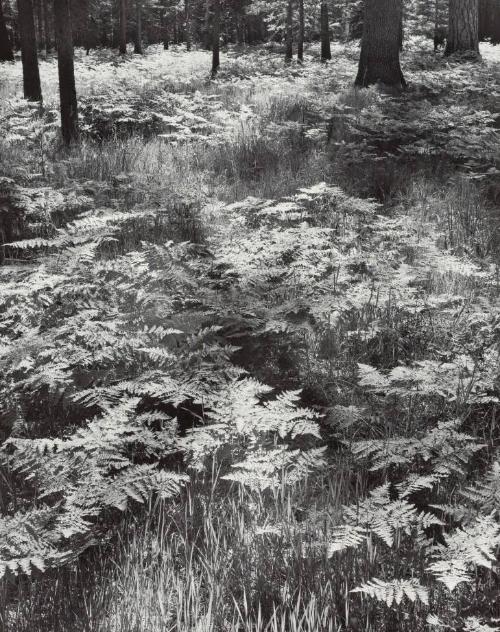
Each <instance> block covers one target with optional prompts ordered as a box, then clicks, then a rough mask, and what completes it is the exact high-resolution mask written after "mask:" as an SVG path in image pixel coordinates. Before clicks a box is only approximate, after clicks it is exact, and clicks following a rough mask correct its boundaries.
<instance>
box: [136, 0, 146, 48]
mask: <svg viewBox="0 0 500 632" xmlns="http://www.w3.org/2000/svg"><path fill="white" fill-rule="evenodd" d="M134 53H135V54H136V55H144V50H143V48H142V2H141V0H135V42H134Z"/></svg>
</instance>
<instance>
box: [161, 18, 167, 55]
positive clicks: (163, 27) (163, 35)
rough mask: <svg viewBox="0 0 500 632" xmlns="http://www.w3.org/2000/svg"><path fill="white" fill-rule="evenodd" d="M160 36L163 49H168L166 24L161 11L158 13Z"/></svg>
mask: <svg viewBox="0 0 500 632" xmlns="http://www.w3.org/2000/svg"><path fill="white" fill-rule="evenodd" d="M160 27H161V38H162V41H163V50H168V24H167V21H166V20H165V14H164V13H163V11H162V12H161V14H160Z"/></svg>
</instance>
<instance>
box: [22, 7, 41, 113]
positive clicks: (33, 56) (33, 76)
mask: <svg viewBox="0 0 500 632" xmlns="http://www.w3.org/2000/svg"><path fill="white" fill-rule="evenodd" d="M17 11H18V23H19V35H20V39H21V57H22V63H23V89H24V98H25V99H28V101H41V100H42V87H41V84H40V71H39V69H38V54H37V50H36V33H35V18H34V15H33V2H32V0H17Z"/></svg>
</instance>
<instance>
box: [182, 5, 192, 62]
mask: <svg viewBox="0 0 500 632" xmlns="http://www.w3.org/2000/svg"><path fill="white" fill-rule="evenodd" d="M184 17H185V27H184V39H185V40H186V49H187V50H191V16H190V15H189V0H184Z"/></svg>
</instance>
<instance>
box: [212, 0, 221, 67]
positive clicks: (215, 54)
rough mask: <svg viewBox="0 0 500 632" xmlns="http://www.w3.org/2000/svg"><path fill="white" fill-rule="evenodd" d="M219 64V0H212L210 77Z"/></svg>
mask: <svg viewBox="0 0 500 632" xmlns="http://www.w3.org/2000/svg"><path fill="white" fill-rule="evenodd" d="M219 65H220V0H214V22H213V29H212V77H215V75H216V74H217V70H218V69H219Z"/></svg>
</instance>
